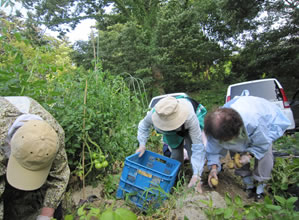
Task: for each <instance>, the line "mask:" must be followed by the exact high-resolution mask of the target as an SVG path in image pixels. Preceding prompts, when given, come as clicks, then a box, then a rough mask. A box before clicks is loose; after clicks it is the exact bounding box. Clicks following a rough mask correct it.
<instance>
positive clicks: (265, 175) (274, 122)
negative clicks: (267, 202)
mask: <svg viewBox="0 0 299 220" xmlns="http://www.w3.org/2000/svg"><path fill="white" fill-rule="evenodd" d="M289 125H290V121H289V120H288V119H287V117H286V116H285V115H284V114H283V112H282V111H281V110H280V108H279V107H277V106H276V105H275V104H273V103H271V102H269V101H268V100H266V99H263V98H259V97H253V96H239V97H235V98H234V99H232V100H231V101H229V102H227V103H226V104H225V105H224V106H223V107H221V108H218V109H216V110H215V111H213V112H210V113H209V114H208V115H207V116H206V117H205V127H204V131H205V134H206V136H207V139H208V140H207V146H206V152H207V160H208V166H209V167H210V168H211V171H210V174H209V177H208V182H209V185H210V186H211V179H212V178H213V177H214V178H215V179H218V177H217V174H218V172H219V171H220V170H221V164H220V158H221V157H225V156H226V154H227V150H229V151H231V152H238V153H241V157H240V160H239V163H238V164H241V168H240V169H236V170H235V173H236V174H237V175H240V176H242V178H243V182H244V184H245V186H246V190H247V193H248V196H249V197H253V196H254V197H255V199H256V200H258V199H260V198H262V197H263V193H264V186H265V182H266V181H267V180H269V179H270V178H271V172H272V168H273V161H274V160H273V154H272V143H273V141H275V140H277V139H278V138H279V137H281V136H282V135H283V134H284V132H285V130H286V129H287V127H288V126H289ZM251 158H255V164H254V169H253V172H252V171H251V170H250V160H251ZM255 182H256V184H255Z"/></svg>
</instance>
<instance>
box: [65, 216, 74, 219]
mask: <svg viewBox="0 0 299 220" xmlns="http://www.w3.org/2000/svg"><path fill="white" fill-rule="evenodd" d="M73 219H74V217H73V216H72V215H66V216H64V220H73Z"/></svg>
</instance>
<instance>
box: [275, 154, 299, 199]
mask: <svg viewBox="0 0 299 220" xmlns="http://www.w3.org/2000/svg"><path fill="white" fill-rule="evenodd" d="M269 189H270V191H271V192H272V193H273V194H274V195H279V196H283V197H286V198H287V197H289V196H290V195H293V196H294V195H295V196H298V189H299V158H293V157H288V158H280V157H277V158H276V159H275V164H274V168H273V170H272V178H271V180H270V181H269Z"/></svg>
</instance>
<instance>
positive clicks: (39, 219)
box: [36, 215, 52, 220]
mask: <svg viewBox="0 0 299 220" xmlns="http://www.w3.org/2000/svg"><path fill="white" fill-rule="evenodd" d="M51 218H52V217H49V216H44V215H39V216H37V218H36V220H51Z"/></svg>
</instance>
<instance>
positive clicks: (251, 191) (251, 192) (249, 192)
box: [245, 188, 256, 199]
mask: <svg viewBox="0 0 299 220" xmlns="http://www.w3.org/2000/svg"><path fill="white" fill-rule="evenodd" d="M255 191H256V188H252V189H246V190H245V192H246V194H247V199H251V198H253V197H256V193H255Z"/></svg>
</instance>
